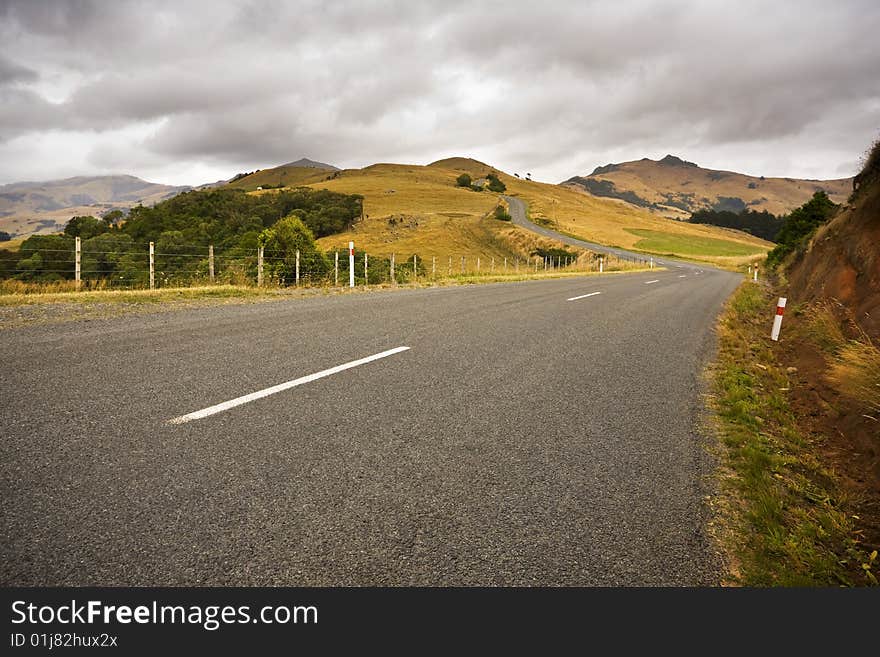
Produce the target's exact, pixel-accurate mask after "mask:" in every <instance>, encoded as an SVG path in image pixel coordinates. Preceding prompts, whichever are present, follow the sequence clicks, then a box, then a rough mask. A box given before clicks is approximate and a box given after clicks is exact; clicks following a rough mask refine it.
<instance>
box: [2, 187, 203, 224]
mask: <svg viewBox="0 0 880 657" xmlns="http://www.w3.org/2000/svg"><path fill="white" fill-rule="evenodd" d="M188 189H190V188H189V187H174V186H171V185H160V184H157V183H151V182H147V181H146V180H141V179H140V178H136V177H135V176H125V175H118V176H77V177H75V178H65V179H64V180H48V181H43V182H19V183H11V184H9V185H3V186H0V230H3V231H6V232H8V233H10V234H12V235H18V236H24V235H30V234H45V233H53V232H57V231H59V230H62V229H63V228H64V224H66V223H67V221H69V220H70V218H71V217H74V216H77V215H88V214H91V215H96V216H100V215H102V214H104V213H106V212H109V211H110V210H115V209H119V210H126V209H128V208H130V207H132V206H135V205H137V204H138V203H142V204H144V205H153V204H155V203H158V202H159V201H162V200H164V199H166V198H170V197H172V196H174V195H176V194H179V193H180V192H182V191H186V190H188Z"/></svg>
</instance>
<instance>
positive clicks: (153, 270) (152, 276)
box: [150, 242, 263, 290]
mask: <svg viewBox="0 0 880 657" xmlns="http://www.w3.org/2000/svg"><path fill="white" fill-rule="evenodd" d="M260 278H261V279H262V278H263V247H262V246H261V247H260ZM150 289H151V290H155V289H156V248H155V246H154V245H153V242H150Z"/></svg>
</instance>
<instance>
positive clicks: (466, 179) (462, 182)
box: [455, 173, 472, 187]
mask: <svg viewBox="0 0 880 657" xmlns="http://www.w3.org/2000/svg"><path fill="white" fill-rule="evenodd" d="M471 182H472V180H471V176H470V174H468V173H463V174H461V175H460V176H459V177H458V178H456V179H455V184H456V185H458V186H459V187H470V186H471Z"/></svg>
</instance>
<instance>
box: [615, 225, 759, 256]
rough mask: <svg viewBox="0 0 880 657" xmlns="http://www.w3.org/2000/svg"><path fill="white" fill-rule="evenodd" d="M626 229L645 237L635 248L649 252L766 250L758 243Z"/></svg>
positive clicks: (716, 253) (748, 252) (717, 253)
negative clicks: (751, 243)
mask: <svg viewBox="0 0 880 657" xmlns="http://www.w3.org/2000/svg"><path fill="white" fill-rule="evenodd" d="M626 231H627V232H628V233H632V234H633V235H637V236H638V237H642V238H643V239H641V240H639V241H638V242H636V243H635V245H634V248H636V249H640V250H642V251H647V252H649V253H659V254H663V255H665V254H680V255H685V256H688V255H690V256H750V255H757V254H763V253H764V251H765V250H764V249H762V248H761V247H760V246H757V245H750V244H745V243H743V242H733V241H730V240H723V239H718V238H715V237H702V236H697V235H677V234H673V233H664V232H661V231H659V230H647V229H643V228H627V229H626Z"/></svg>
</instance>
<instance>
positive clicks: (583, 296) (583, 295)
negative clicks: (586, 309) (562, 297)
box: [566, 292, 602, 301]
mask: <svg viewBox="0 0 880 657" xmlns="http://www.w3.org/2000/svg"><path fill="white" fill-rule="evenodd" d="M597 294H602V293H601V292H590V293H589V294H582V295H581V296H579V297H572V298H571V299H566V301H577V300H578V299H586V298H587V297H594V296H596V295H597Z"/></svg>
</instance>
